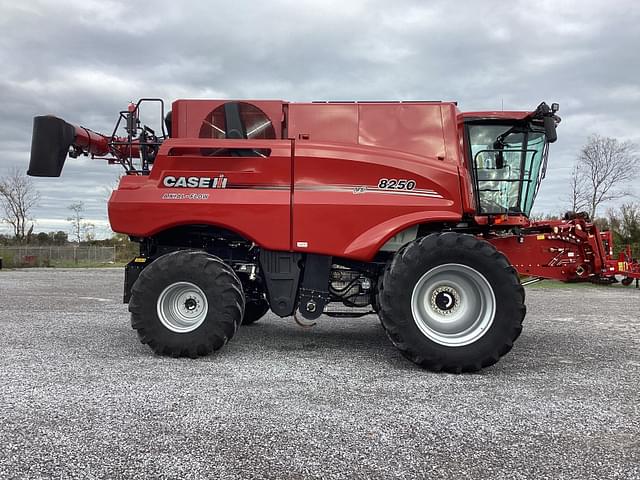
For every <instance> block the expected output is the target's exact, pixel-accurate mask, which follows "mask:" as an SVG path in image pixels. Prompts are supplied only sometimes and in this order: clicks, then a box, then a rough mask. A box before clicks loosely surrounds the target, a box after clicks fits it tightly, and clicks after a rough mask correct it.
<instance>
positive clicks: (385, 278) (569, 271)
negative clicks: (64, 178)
mask: <svg viewBox="0 0 640 480" xmlns="http://www.w3.org/2000/svg"><path fill="white" fill-rule="evenodd" d="M148 102H158V103H159V105H160V109H161V110H162V114H161V115H162V117H165V115H164V104H163V103H162V101H161V100H159V99H143V100H140V102H138V103H137V104H135V105H133V104H132V105H130V106H129V108H128V109H127V110H125V111H122V112H120V117H119V120H118V122H117V124H116V127H115V129H114V131H113V134H112V135H110V136H105V135H101V134H98V133H95V132H93V131H91V130H88V129H86V128H84V127H76V126H73V125H70V124H68V123H66V122H65V121H63V120H61V119H59V118H56V117H53V116H41V117H36V118H35V119H34V129H33V143H32V147H31V162H30V165H29V172H28V173H29V175H33V176H45V177H58V176H60V173H61V171H62V167H63V165H64V162H65V159H66V157H67V155H70V156H71V157H77V156H78V155H81V154H84V155H91V156H92V157H99V158H104V159H107V160H108V161H109V162H110V163H119V164H121V165H122V166H123V167H124V168H125V170H126V175H125V176H123V177H122V179H121V181H120V184H119V187H118V189H117V190H115V191H114V192H113V194H112V196H111V199H110V200H109V218H110V221H111V227H112V228H113V230H114V231H116V232H120V233H125V234H128V235H129V236H130V237H131V239H132V240H134V241H136V242H138V243H139V244H140V255H139V256H138V257H137V258H135V259H133V260H132V261H131V262H130V263H129V264H128V265H127V267H126V275H125V286H124V301H125V303H127V302H128V303H129V310H130V312H131V323H132V326H133V328H134V329H136V330H137V331H138V334H139V337H140V339H141V341H142V342H143V343H145V344H148V345H149V346H150V347H151V348H152V349H153V350H154V351H155V352H157V353H159V354H166V355H173V356H189V357H196V356H198V355H207V354H209V353H211V352H212V351H214V350H217V349H219V348H220V347H222V346H223V345H224V344H225V343H226V342H227V341H228V340H229V339H231V337H233V335H234V333H235V332H236V330H237V328H238V326H239V325H240V324H241V323H243V324H248V323H253V322H255V321H256V320H258V319H259V318H260V317H262V316H263V315H264V314H265V313H266V312H267V311H268V310H269V309H271V311H272V312H273V313H275V314H276V315H278V316H280V317H288V316H293V317H294V319H296V321H297V322H298V323H300V324H301V325H303V326H309V325H312V324H313V323H314V322H315V321H316V319H317V318H318V317H319V316H320V315H322V314H326V315H330V316H338V317H357V316H362V315H366V314H369V313H374V312H375V313H377V314H378V315H379V317H380V321H381V323H382V325H383V327H384V329H385V330H386V332H387V335H388V336H389V338H390V339H391V341H392V342H393V343H394V344H395V345H396V346H397V347H398V348H399V349H400V351H401V352H402V353H403V355H405V356H406V357H407V358H408V359H410V360H411V361H413V362H415V363H417V364H418V365H421V366H422V367H425V368H429V369H431V370H444V371H449V372H461V371H476V370H479V369H481V368H483V367H486V366H488V365H491V364H493V363H495V362H497V361H498V359H499V358H500V357H501V356H502V355H504V354H506V353H507V352H508V351H509V350H510V349H511V347H512V345H513V342H514V340H515V339H516V338H517V337H518V336H519V335H520V331H521V329H522V320H523V318H524V316H525V311H526V309H525V305H524V300H525V294H524V289H523V287H522V284H521V282H520V276H527V277H530V281H537V280H540V279H545V278H548V279H557V280H562V281H576V280H578V281H579V280H583V281H607V279H611V278H613V276H614V275H622V276H623V277H624V278H625V280H624V281H625V282H629V283H630V282H631V281H632V280H633V279H636V278H638V277H640V269H639V268H638V264H637V263H635V262H634V261H633V260H632V259H631V258H628V255H627V256H625V255H624V254H623V256H622V257H621V258H620V259H616V260H614V259H612V243H611V240H612V239H611V236H609V234H608V233H607V232H605V233H600V232H599V231H598V230H597V228H596V227H595V226H594V225H593V224H592V223H590V222H589V221H588V219H586V218H585V217H583V216H580V215H570V216H568V217H567V219H566V220H564V221H544V222H531V221H530V220H529V218H528V216H529V213H530V212H531V208H532V206H533V202H534V199H535V197H536V194H537V192H538V188H539V186H540V182H541V180H542V178H543V177H544V175H545V169H546V164H547V154H548V148H549V144H550V143H553V142H555V141H556V138H557V137H556V125H557V123H558V122H559V121H560V119H559V118H558V117H557V116H556V112H557V110H558V106H557V104H553V105H552V106H551V107H549V106H548V105H547V104H546V103H541V104H540V105H539V106H538V107H537V108H536V109H535V110H534V111H531V112H493V111H489V112H472V113H462V112H460V111H459V110H458V108H457V105H456V103H451V102H318V103H289V102H282V101H225V100H177V101H175V102H174V103H173V107H172V111H171V112H169V113H168V115H167V116H166V118H165V122H164V124H163V126H162V132H159V133H156V132H154V131H153V130H151V129H150V128H149V127H147V126H144V125H142V123H141V120H140V118H139V117H140V105H142V104H144V103H148ZM161 123H162V122H161ZM121 126H122V127H124V130H125V131H126V135H124V136H118V135H117V132H118V131H119V129H120V127H121ZM518 274H520V275H518Z"/></svg>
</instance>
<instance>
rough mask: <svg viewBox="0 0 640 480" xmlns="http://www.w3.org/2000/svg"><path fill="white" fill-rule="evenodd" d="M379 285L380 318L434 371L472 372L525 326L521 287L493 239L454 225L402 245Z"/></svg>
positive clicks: (409, 353)
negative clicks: (453, 229)
mask: <svg viewBox="0 0 640 480" xmlns="http://www.w3.org/2000/svg"><path fill="white" fill-rule="evenodd" d="M381 287H382V288H380V289H379V299H378V303H379V304H380V312H379V315H380V320H381V322H382V325H383V327H384V328H385V330H386V332H387V335H388V336H389V338H390V339H391V341H392V342H393V344H394V345H395V346H396V347H397V348H398V349H399V350H400V352H401V353H402V354H403V355H404V356H405V357H406V358H408V359H409V360H411V361H412V362H414V363H416V364H418V365H420V366H421V367H423V368H427V369H429V370H433V371H440V370H443V371H446V372H452V373H460V372H475V371H478V370H480V369H481V368H484V367H487V366H489V365H492V364H494V363H496V362H497V361H498V360H499V359H500V357H502V356H503V355H505V354H506V353H507V352H508V351H509V350H511V347H512V346H513V342H514V341H515V340H516V339H517V338H518V336H519V335H520V332H521V331H522V321H523V319H524V316H525V313H526V308H525V306H524V289H523V287H522V286H521V285H520V281H519V277H518V274H517V272H516V270H515V269H514V268H513V267H512V266H511V265H510V264H509V261H508V260H507V258H506V257H505V256H504V255H503V254H501V253H500V252H498V251H497V250H496V249H495V247H494V246H493V245H491V244H490V243H488V242H486V241H484V240H480V239H478V238H476V237H474V236H472V235H466V234H458V233H454V232H447V233H438V234H432V235H429V236H427V237H424V238H421V239H418V240H416V241H414V242H412V243H410V244H408V245H407V246H405V247H404V248H403V249H401V250H400V251H399V252H398V253H397V254H396V255H395V257H394V258H393V261H392V262H391V263H390V264H389V265H388V266H387V268H386V270H385V272H384V276H383V279H382V285H381Z"/></svg>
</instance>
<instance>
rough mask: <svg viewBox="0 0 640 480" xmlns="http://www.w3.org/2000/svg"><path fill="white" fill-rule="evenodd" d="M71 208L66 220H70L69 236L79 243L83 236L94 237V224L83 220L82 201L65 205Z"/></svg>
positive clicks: (91, 238) (90, 238)
mask: <svg viewBox="0 0 640 480" xmlns="http://www.w3.org/2000/svg"><path fill="white" fill-rule="evenodd" d="M67 208H68V209H69V210H71V216H70V217H67V221H68V222H71V238H72V239H73V240H74V241H75V242H76V243H77V244H78V245H80V242H81V241H82V239H83V238H85V237H86V238H87V239H89V240H93V239H94V238H95V234H94V229H95V225H94V224H93V223H90V222H85V221H84V217H83V214H84V202H76V203H72V204H71V205H69V206H68V207H67Z"/></svg>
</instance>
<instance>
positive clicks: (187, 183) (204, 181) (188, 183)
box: [162, 174, 228, 188]
mask: <svg viewBox="0 0 640 480" xmlns="http://www.w3.org/2000/svg"><path fill="white" fill-rule="evenodd" d="M227 180H228V178H227V177H225V176H224V175H223V174H220V175H218V176H217V177H174V176H172V175H167V176H166V177H164V178H163V179H162V184H163V185H164V186H165V187H170V188H227Z"/></svg>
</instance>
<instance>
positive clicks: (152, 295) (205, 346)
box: [129, 250, 245, 358]
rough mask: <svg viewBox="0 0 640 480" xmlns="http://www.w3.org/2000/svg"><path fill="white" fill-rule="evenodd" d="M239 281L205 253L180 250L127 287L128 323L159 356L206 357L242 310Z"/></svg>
mask: <svg viewBox="0 0 640 480" xmlns="http://www.w3.org/2000/svg"><path fill="white" fill-rule="evenodd" d="M244 303H245V299H244V294H243V291H242V284H241V283H240V280H239V279H238V277H237V276H236V274H235V273H234V272H233V270H232V269H231V267H229V266H228V265H227V264H225V263H224V262H223V261H222V260H220V259H219V258H218V257H215V256H213V255H209V254H208V253H206V252H202V251H195V250H181V251H176V252H172V253H169V254H167V255H163V256H162V257H160V258H158V259H157V260H155V261H154V262H153V263H151V265H149V266H148V267H146V268H145V269H144V270H143V271H142V272H141V273H140V276H139V277H138V279H137V280H136V282H135V283H134V285H133V288H132V290H131V300H130V302H129V311H130V312H131V326H132V327H133V328H134V329H135V330H136V331H137V332H138V336H139V338H140V341H141V342H142V343H144V344H147V345H149V347H150V348H151V349H152V350H153V351H154V352H156V353H157V354H160V355H171V356H173V357H180V356H184V357H191V358H195V357H197V356H201V355H208V354H210V353H211V352H213V351H215V350H218V349H219V348H221V347H222V346H223V345H224V344H225V343H227V342H228V341H229V340H230V339H231V338H232V337H233V335H234V334H235V332H236V330H237V329H238V326H239V325H240V322H241V320H242V315H243V311H244Z"/></svg>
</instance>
